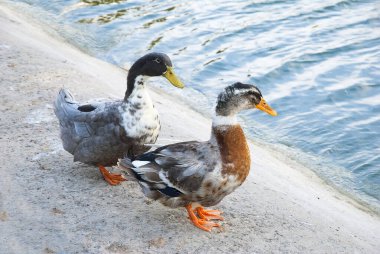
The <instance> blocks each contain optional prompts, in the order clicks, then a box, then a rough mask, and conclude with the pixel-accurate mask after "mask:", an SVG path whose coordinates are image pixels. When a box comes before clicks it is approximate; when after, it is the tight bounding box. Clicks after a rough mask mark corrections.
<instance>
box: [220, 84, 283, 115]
mask: <svg viewBox="0 0 380 254" xmlns="http://www.w3.org/2000/svg"><path fill="white" fill-rule="evenodd" d="M252 108H257V109H260V110H262V111H264V112H266V113H268V114H269V115H271V116H276V115H277V112H276V111H275V110H273V109H272V108H271V107H270V106H269V105H268V104H267V103H266V101H265V100H264V98H263V96H262V94H261V92H260V90H259V89H258V88H257V87H256V86H254V85H249V84H242V83H240V82H237V83H235V84H233V85H230V86H228V87H226V88H225V89H224V91H223V92H221V93H220V94H219V96H218V101H217V105H216V109H215V111H216V115H219V116H233V115H235V114H236V113H238V112H239V111H241V110H244V109H252Z"/></svg>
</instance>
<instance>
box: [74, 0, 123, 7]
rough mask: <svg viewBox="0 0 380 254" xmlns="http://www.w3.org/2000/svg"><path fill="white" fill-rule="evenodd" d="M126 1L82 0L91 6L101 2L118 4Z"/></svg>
mask: <svg viewBox="0 0 380 254" xmlns="http://www.w3.org/2000/svg"><path fill="white" fill-rule="evenodd" d="M125 1H126V0H93V1H91V0H81V2H82V3H85V4H88V5H90V6H96V5H101V4H115V3H116V4H117V3H121V2H125Z"/></svg>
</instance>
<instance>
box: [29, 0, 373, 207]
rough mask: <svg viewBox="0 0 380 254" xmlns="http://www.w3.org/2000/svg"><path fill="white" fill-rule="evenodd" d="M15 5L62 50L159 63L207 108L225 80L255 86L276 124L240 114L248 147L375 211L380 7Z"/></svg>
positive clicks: (208, 1)
mask: <svg viewBox="0 0 380 254" xmlns="http://www.w3.org/2000/svg"><path fill="white" fill-rule="evenodd" d="M22 2H24V3H27V4H29V5H32V6H33V7H35V9H42V10H43V12H45V11H46V13H47V14H46V15H51V16H52V17H53V16H58V18H57V19H58V20H57V22H58V23H59V24H60V31H61V32H62V33H63V34H64V35H65V36H66V37H67V38H68V39H69V40H70V41H71V42H72V43H74V44H76V45H79V46H81V47H82V48H86V49H87V50H88V51H89V52H90V53H91V54H93V55H95V56H97V57H99V58H101V59H104V60H106V61H109V62H112V63H115V64H117V65H121V66H123V65H125V63H132V62H133V60H135V59H136V58H138V57H140V56H141V55H143V54H145V53H146V52H147V51H149V50H154V51H161V52H165V53H167V54H169V55H170V56H171V58H172V60H173V62H174V65H175V66H176V70H177V73H178V74H179V76H181V78H182V79H183V80H184V82H185V84H186V85H187V86H188V89H194V90H196V91H198V92H200V93H201V94H203V95H205V97H206V98H212V99H210V105H212V103H213V102H214V100H215V99H214V98H215V97H216V95H217V93H218V92H219V91H220V89H222V88H223V87H224V86H226V85H229V84H231V83H232V82H235V81H241V82H248V83H255V84H257V85H258V86H259V87H260V88H261V90H262V93H263V95H264V97H265V98H266V100H267V101H268V103H269V104H270V105H271V106H272V107H273V108H275V109H276V110H277V111H278V112H279V114H280V115H279V116H278V117H276V118H272V117H269V116H267V115H265V114H263V113H261V112H258V111H254V112H253V111H252V112H245V113H243V114H242V116H243V119H244V122H245V123H244V124H245V125H246V129H248V130H249V132H250V134H252V136H253V137H255V138H256V140H257V139H259V140H262V141H263V142H265V143H271V144H272V147H273V146H275V147H276V148H277V149H280V150H281V151H283V152H289V156H291V157H293V158H296V159H298V160H300V161H301V162H303V163H306V164H307V165H308V166H310V167H311V168H313V169H314V170H315V171H316V172H318V173H319V174H320V175H322V176H323V177H324V178H325V179H327V180H329V181H330V182H333V183H335V184H336V185H338V186H341V187H343V188H344V189H345V190H346V191H348V192H349V193H353V194H355V196H357V197H360V198H361V199H363V200H366V201H367V202H370V203H372V204H375V205H376V204H377V205H378V204H379V200H380V135H379V132H380V114H379V111H380V2H379V1H376V0H372V1H339V0H335V1H334V0H326V1H322V0H321V1H309V0H303V1H302V0H300V1H246V0H230V1H216V0H203V1H173V0H171V1H158V0H151V1H136V0H134V1H133V0H132V1H129V0H128V1H123V0H83V1H48V0H40V1H37V0H36V1H31V0H30V1H27V0H24V1H22ZM68 28H73V29H75V31H77V32H75V33H69V32H67V31H68V30H70V29H68ZM78 31H79V32H78ZM196 94H197V93H194V98H192V99H194V100H197V98H195V97H197V96H199V95H196Z"/></svg>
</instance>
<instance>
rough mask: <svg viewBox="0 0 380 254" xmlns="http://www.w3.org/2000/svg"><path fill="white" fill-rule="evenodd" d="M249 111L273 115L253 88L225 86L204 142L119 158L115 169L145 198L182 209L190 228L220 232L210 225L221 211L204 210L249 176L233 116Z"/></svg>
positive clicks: (245, 146)
mask: <svg viewBox="0 0 380 254" xmlns="http://www.w3.org/2000/svg"><path fill="white" fill-rule="evenodd" d="M254 108H257V109H259V110H262V111H264V112H266V113H268V114H269V115H271V116H276V115H277V112H276V111H275V110H273V109H272V108H271V107H270V106H269V105H268V104H267V103H266V101H265V100H264V98H263V96H262V94H261V92H260V90H259V89H258V88H257V87H256V86H255V85H251V84H243V83H240V82H237V83H234V84H232V85H230V86H227V87H226V88H225V89H224V90H223V91H222V92H221V93H220V94H219V96H218V99H217V104H216V107H215V114H214V116H213V120H212V127H211V137H210V139H209V140H208V141H203V142H200V141H187V142H180V143H174V144H169V145H165V146H162V147H159V148H157V149H156V150H154V151H151V152H147V153H144V154H140V155H139V156H137V157H136V158H135V159H131V158H127V157H125V158H121V159H119V161H118V167H119V168H120V170H121V172H123V173H124V174H126V175H128V176H129V178H128V179H130V180H133V181H137V182H138V183H139V185H140V187H141V189H142V192H143V193H144V195H145V196H146V197H148V198H150V199H153V200H157V201H159V202H161V203H162V204H163V205H165V206H168V207H171V208H178V207H184V208H186V210H187V213H188V215H189V218H190V220H191V222H192V223H193V224H194V225H195V226H196V227H198V228H200V229H202V230H205V231H209V232H210V231H212V229H213V228H214V227H220V226H221V225H220V224H219V223H218V222H215V220H224V218H223V217H222V216H221V214H222V212H221V211H219V210H212V209H205V207H210V206H215V205H217V204H218V203H219V202H220V201H221V200H222V199H223V198H224V197H225V196H227V195H228V194H230V193H232V192H233V191H234V190H235V189H236V188H237V187H239V186H240V185H241V184H242V183H243V182H244V181H245V180H246V178H247V176H248V173H249V171H250V167H251V159H250V151H249V147H248V144H247V140H246V138H245V135H244V131H243V129H242V127H241V126H240V125H239V123H238V121H237V114H238V113H239V112H240V111H242V110H247V109H254Z"/></svg>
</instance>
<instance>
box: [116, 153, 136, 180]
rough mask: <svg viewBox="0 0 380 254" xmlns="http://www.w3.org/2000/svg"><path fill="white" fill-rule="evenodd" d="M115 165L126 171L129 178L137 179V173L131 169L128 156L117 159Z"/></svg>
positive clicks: (131, 165)
mask: <svg viewBox="0 0 380 254" xmlns="http://www.w3.org/2000/svg"><path fill="white" fill-rule="evenodd" d="M117 166H118V168H119V169H120V170H121V171H124V172H127V174H128V179H129V180H137V174H136V172H135V171H134V170H133V164H132V161H131V159H130V158H128V157H124V158H121V159H119V161H118V162H117ZM131 177H132V179H131Z"/></svg>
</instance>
